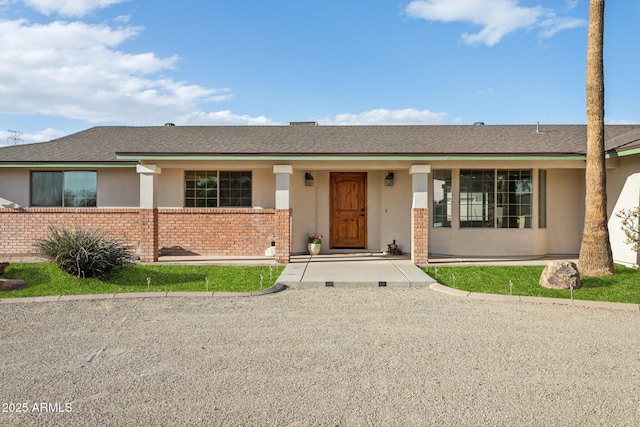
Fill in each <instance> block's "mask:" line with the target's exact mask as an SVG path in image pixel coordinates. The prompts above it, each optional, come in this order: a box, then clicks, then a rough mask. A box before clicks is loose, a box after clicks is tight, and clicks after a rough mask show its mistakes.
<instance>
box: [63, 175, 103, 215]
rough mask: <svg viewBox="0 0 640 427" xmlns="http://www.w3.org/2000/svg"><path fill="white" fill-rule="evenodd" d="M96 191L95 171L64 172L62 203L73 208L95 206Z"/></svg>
mask: <svg viewBox="0 0 640 427" xmlns="http://www.w3.org/2000/svg"><path fill="white" fill-rule="evenodd" d="M97 193H98V183H97V174H96V173H95V172H84V171H78V172H76V171H73V172H65V173H64V205H65V206H67V207H74V208H86V207H95V206H96V196H97Z"/></svg>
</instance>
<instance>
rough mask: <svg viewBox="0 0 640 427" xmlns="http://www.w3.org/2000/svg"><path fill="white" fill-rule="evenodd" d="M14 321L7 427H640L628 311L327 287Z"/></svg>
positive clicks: (52, 310) (8, 342)
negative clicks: (60, 426)
mask: <svg viewBox="0 0 640 427" xmlns="http://www.w3.org/2000/svg"><path fill="white" fill-rule="evenodd" d="M0 315H1V316H2V327H1V328H0V337H1V341H0V360H1V361H2V362H1V363H0V401H1V402H2V404H3V408H2V409H3V413H0V425H3V426H11V425H20V426H23V425H64V426H73V425H86V426H96V425H102V426H124V425H145V426H156V425H157V426H172V425H180V426H182V425H225V426H226V425H233V426H236V425H252V426H253V425H299V426H307V425H332V426H337V425H341V426H352V425H375V426H379V425H398V426H407V425H447V426H449V425H494V426H516V425H517V426H527V425H530V426H534V425H535V426H540V425H545V426H555V425H558V426H562V425H567V426H569V425H571V426H576V425H580V426H589V425H597V426H602V425H611V426H626V425H628V426H632V425H633V426H636V425H638V423H639V420H640V314H638V313H634V312H628V311H614V310H604V309H589V308H581V307H571V306H552V305H536V304H526V303H513V302H492V301H479V300H470V299H464V298H456V297H452V296H447V295H442V294H439V293H436V292H434V291H432V290H429V289H397V288H396V289H390V288H387V289H383V288H380V289H378V288H375V289H327V288H321V289H310V290H287V291H285V292H281V293H278V294H272V295H268V296H261V297H248V298H162V299H135V300H99V301H73V302H54V303H29V304H3V305H0ZM23 404H24V405H23ZM17 408H18V409H23V410H25V411H26V413H25V412H21V413H17V412H15V411H16V410H17ZM6 411H13V412H12V413H7V412H6Z"/></svg>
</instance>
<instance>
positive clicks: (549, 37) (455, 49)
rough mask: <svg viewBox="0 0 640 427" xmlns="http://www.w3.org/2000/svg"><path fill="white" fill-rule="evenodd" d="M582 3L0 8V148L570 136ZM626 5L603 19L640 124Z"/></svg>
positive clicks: (617, 110) (627, 101) (621, 1)
mask: <svg viewBox="0 0 640 427" xmlns="http://www.w3.org/2000/svg"><path fill="white" fill-rule="evenodd" d="M588 3H589V2H588V0H519V1H518V0H413V1H412V0H182V1H177V0H153V1H151V0H0V145H2V144H7V143H8V137H9V136H10V133H9V132H8V131H9V130H16V131H20V132H21V134H19V137H20V138H21V139H22V140H23V141H24V142H36V141H46V140H50V139H53V138H57V137H60V136H63V135H67V134H70V133H74V132H77V131H80V130H83V129H86V128H89V127H92V126H96V125H136V126H137V125H162V124H164V123H165V122H173V123H175V124H177V125H229V124H234V125H235V124H238V125H246V124H264V125H272V124H286V123H288V122H290V121H317V122H319V123H320V124H321V125H322V124H325V125H329V124H338V125H356V124H471V123H473V122H476V121H483V122H485V123H487V124H528V123H536V122H538V121H539V122H540V123H542V124H544V123H570V124H574V123H585V120H586V118H585V94H584V93H585V89H584V88H585V59H586V39H587V20H588V6H589V5H588ZM639 27H640V1H637V0H614V1H609V2H608V3H607V6H606V16H605V80H606V81H605V85H606V107H605V108H606V121H607V123H612V124H617V123H640V102H638V100H640V83H638V75H639V62H640V43H638V36H637V28H639Z"/></svg>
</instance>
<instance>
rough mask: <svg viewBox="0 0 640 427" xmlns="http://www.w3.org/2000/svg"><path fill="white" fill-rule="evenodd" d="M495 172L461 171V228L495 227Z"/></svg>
mask: <svg viewBox="0 0 640 427" xmlns="http://www.w3.org/2000/svg"><path fill="white" fill-rule="evenodd" d="M493 177H494V171H493V170H461V171H460V227H493V226H494V209H495V204H494V191H495V190H494V180H493Z"/></svg>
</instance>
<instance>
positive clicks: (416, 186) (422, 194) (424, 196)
mask: <svg viewBox="0 0 640 427" xmlns="http://www.w3.org/2000/svg"><path fill="white" fill-rule="evenodd" d="M429 172H431V166H430V165H412V166H411V167H410V168H409V174H411V180H412V191H413V201H412V204H411V207H412V208H414V209H415V208H428V207H429Z"/></svg>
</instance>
